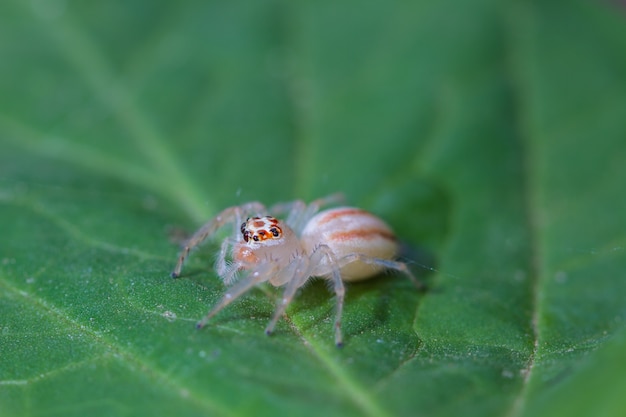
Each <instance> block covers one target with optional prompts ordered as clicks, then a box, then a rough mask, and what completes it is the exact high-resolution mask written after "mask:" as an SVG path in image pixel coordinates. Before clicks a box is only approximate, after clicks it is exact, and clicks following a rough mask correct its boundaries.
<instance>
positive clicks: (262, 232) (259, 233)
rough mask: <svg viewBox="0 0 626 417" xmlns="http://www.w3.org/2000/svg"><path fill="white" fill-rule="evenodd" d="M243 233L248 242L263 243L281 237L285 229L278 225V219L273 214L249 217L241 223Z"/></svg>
mask: <svg viewBox="0 0 626 417" xmlns="http://www.w3.org/2000/svg"><path fill="white" fill-rule="evenodd" d="M241 234H242V235H243V240H244V241H246V242H250V241H252V242H259V243H262V242H264V241H266V240H270V239H280V238H281V237H282V236H283V230H282V229H281V228H280V226H279V225H278V220H277V219H276V218H274V217H272V216H265V217H248V218H247V219H246V221H245V222H243V223H241Z"/></svg>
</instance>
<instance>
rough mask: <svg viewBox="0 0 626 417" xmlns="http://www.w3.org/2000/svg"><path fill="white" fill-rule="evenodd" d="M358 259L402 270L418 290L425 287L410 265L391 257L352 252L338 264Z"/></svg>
mask: <svg viewBox="0 0 626 417" xmlns="http://www.w3.org/2000/svg"><path fill="white" fill-rule="evenodd" d="M356 261H360V262H363V263H366V264H370V265H377V266H381V267H383V268H385V269H393V270H395V271H398V272H402V273H403V274H404V275H406V276H407V277H408V278H409V279H410V280H411V282H412V283H413V285H415V287H416V288H417V289H418V290H422V289H424V287H425V286H424V283H423V282H421V281H420V280H419V279H417V278H416V277H415V275H413V273H412V272H411V270H409V267H408V266H407V265H406V264H405V263H404V262H398V261H391V260H389V259H380V258H373V257H371V256H367V255H363V254H360V253H351V254H350V255H346V256H344V257H343V258H341V259H339V261H338V264H339V265H340V267H343V266H345V265H347V264H349V263H352V262H356Z"/></svg>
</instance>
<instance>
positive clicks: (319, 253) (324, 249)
mask: <svg viewBox="0 0 626 417" xmlns="http://www.w3.org/2000/svg"><path fill="white" fill-rule="evenodd" d="M323 257H326V258H327V259H328V265H329V266H330V268H331V271H330V278H331V279H332V283H333V289H334V291H335V295H336V296H337V302H336V306H337V310H336V311H335V324H334V328H335V345H336V346H337V347H341V346H343V337H342V335H341V316H342V314H343V301H344V297H345V294H346V289H345V287H344V286H343V281H342V279H341V273H340V272H339V264H338V262H337V259H336V258H335V254H334V253H333V251H332V250H331V249H330V247H329V246H328V245H320V246H318V247H317V248H316V250H315V252H313V254H312V255H311V266H312V269H315V268H316V267H318V266H319V264H320V263H321V261H322V259H323ZM310 272H311V273H312V271H310Z"/></svg>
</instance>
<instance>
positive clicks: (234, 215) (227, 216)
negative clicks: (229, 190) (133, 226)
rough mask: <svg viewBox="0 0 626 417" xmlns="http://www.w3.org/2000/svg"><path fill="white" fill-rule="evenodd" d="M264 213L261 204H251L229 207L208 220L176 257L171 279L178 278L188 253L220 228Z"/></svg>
mask: <svg viewBox="0 0 626 417" xmlns="http://www.w3.org/2000/svg"><path fill="white" fill-rule="evenodd" d="M264 211H265V206H264V205H263V204H261V203H258V202H252V203H247V204H244V205H241V206H234V207H229V208H227V209H225V210H223V211H222V212H221V213H220V214H218V215H217V216H215V217H214V218H213V219H211V220H209V221H208V222H207V223H205V224H204V225H203V226H202V227H201V228H200V229H198V231H196V233H194V234H193V236H191V238H190V239H189V240H188V241H187V244H186V245H185V247H184V249H183V250H182V251H181V252H180V255H179V256H178V263H177V264H176V268H174V271H173V272H172V278H178V277H179V276H180V272H181V270H182V269H183V262H185V258H186V257H187V256H188V255H189V251H190V250H191V249H193V248H194V247H196V246H198V245H199V244H200V243H202V242H203V241H204V240H205V239H206V238H207V237H209V236H211V235H212V234H213V233H215V232H216V231H217V230H218V229H219V228H220V227H222V226H224V225H225V224H228V223H231V222H233V221H239V220H240V219H241V218H242V217H243V216H244V215H246V214H248V213H262V212H264Z"/></svg>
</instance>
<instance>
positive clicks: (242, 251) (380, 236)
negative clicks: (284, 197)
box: [171, 194, 422, 346]
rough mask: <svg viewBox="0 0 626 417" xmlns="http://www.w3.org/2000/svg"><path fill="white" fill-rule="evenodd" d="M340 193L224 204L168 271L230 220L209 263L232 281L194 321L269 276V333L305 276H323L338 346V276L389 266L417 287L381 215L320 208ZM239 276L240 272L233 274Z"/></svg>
mask: <svg viewBox="0 0 626 417" xmlns="http://www.w3.org/2000/svg"><path fill="white" fill-rule="evenodd" d="M342 200H343V198H342V196H341V195H340V194H335V195H331V196H328V197H325V198H321V199H318V200H315V201H313V202H311V203H310V204H308V205H307V204H305V203H304V202H303V201H301V200H296V201H293V202H290V203H282V204H278V205H275V206H273V207H271V208H270V210H267V209H266V208H265V206H264V205H263V204H261V203H259V202H250V203H246V204H243V205H240V206H234V207H229V208H227V209H225V210H223V211H222V212H221V213H219V214H218V215H217V216H216V217H214V218H213V219H211V220H209V221H208V222H207V223H206V224H205V225H204V226H202V227H201V228H200V229H198V231H197V232H196V233H194V235H193V236H192V237H191V238H190V239H189V241H188V242H187V243H186V246H185V247H184V249H183V250H182V251H181V253H180V256H179V258H178V264H177V265H176V268H175V269H174V272H172V274H171V275H172V277H173V278H177V277H179V276H180V273H181V270H182V266H183V262H184V261H185V258H186V257H187V256H188V255H189V251H190V250H191V249H193V248H194V247H195V246H197V245H199V244H200V243H202V242H203V241H204V240H205V239H206V238H208V237H210V236H211V235H213V234H214V233H215V232H216V231H217V230H218V229H220V228H221V227H222V226H225V225H227V224H229V223H232V224H233V225H234V229H233V232H232V235H231V236H230V237H228V238H226V239H225V240H224V241H223V242H222V245H221V249H220V251H219V255H218V258H217V263H216V266H215V269H216V272H217V274H218V275H219V276H220V278H221V279H222V280H223V281H224V283H225V284H226V285H231V286H230V288H229V289H228V290H227V291H226V293H225V294H224V296H223V297H222V299H221V301H219V302H218V303H217V304H216V305H215V306H214V307H213V308H212V309H211V310H210V311H209V312H208V314H207V315H206V316H204V318H203V319H202V320H201V321H199V322H198V324H197V328H202V327H204V326H205V325H206V323H207V322H208V321H209V320H210V319H211V318H212V317H213V316H215V315H216V314H217V313H218V312H220V311H221V310H222V309H223V308H224V307H226V306H227V305H229V304H230V303H231V302H233V301H234V300H235V299H236V298H238V297H239V296H241V295H243V294H244V293H246V292H247V291H248V290H250V289H251V288H252V287H253V286H255V285H256V284H259V283H262V282H269V283H270V284H272V285H274V286H276V287H280V286H283V287H284V291H283V293H282V297H281V298H280V299H279V302H278V305H277V306H276V310H275V312H274V315H273V316H272V319H271V320H270V322H269V324H268V325H267V327H266V329H265V333H266V334H267V335H270V334H271V333H272V332H273V331H274V327H275V325H276V323H277V322H278V319H279V318H280V317H281V316H282V315H283V313H284V312H285V309H286V308H287V306H288V305H289V303H290V302H291V301H292V299H293V297H294V295H295V293H296V290H297V289H298V288H300V287H302V286H303V285H304V284H305V283H306V282H307V281H308V280H309V278H311V277H323V278H326V279H328V280H330V282H331V283H332V287H333V289H334V292H335V294H336V296H337V304H336V313H335V323H334V332H335V344H336V345H337V346H342V345H343V338H342V334H341V314H342V311H343V303H344V294H345V288H344V284H343V283H344V281H346V282H348V281H360V280H365V279H368V278H371V277H373V276H375V275H377V274H378V273H380V272H381V271H383V270H388V269H391V270H396V271H400V272H402V273H404V274H405V275H406V276H407V277H408V278H410V279H411V281H412V282H413V283H414V284H415V286H416V287H417V288H418V289H421V288H422V284H421V283H420V282H419V281H418V280H417V278H415V276H414V275H413V274H412V273H411V271H410V270H409V269H408V267H407V265H406V264H405V263H403V262H398V261H396V260H395V258H396V256H397V253H398V248H399V245H398V243H397V241H396V238H395V235H394V233H393V231H392V230H391V228H390V227H389V226H388V225H387V224H385V223H384V222H383V221H382V220H381V219H379V218H378V217H376V216H374V215H373V214H371V213H369V212H367V211H365V210H362V209H359V208H355V207H338V208H332V209H327V210H324V211H321V212H320V211H319V210H320V208H321V207H322V206H325V205H328V204H332V203H337V202H339V201H342ZM267 213H272V214H274V215H286V220H285V221H281V220H278V219H277V218H275V217H273V216H270V215H267ZM240 272H243V274H239V273H240ZM238 275H241V277H240V278H239V279H237V276H238Z"/></svg>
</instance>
